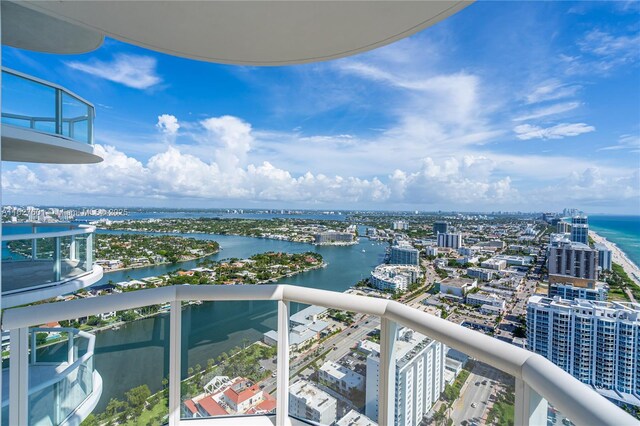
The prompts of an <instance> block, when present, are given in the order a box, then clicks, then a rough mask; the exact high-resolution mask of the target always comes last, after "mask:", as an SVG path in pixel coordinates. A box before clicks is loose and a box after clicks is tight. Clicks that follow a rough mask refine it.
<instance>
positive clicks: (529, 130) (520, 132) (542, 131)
mask: <svg viewBox="0 0 640 426" xmlns="http://www.w3.org/2000/svg"><path fill="white" fill-rule="evenodd" d="M595 130H596V128H595V127H593V126H589V125H587V124H585V123H561V124H557V125H555V126H552V127H546V128H543V127H540V126H534V125H531V124H521V125H519V126H516V127H515V128H514V129H513V131H514V132H515V133H516V137H517V138H518V139H521V140H529V139H563V138H565V137H569V136H578V135H581V134H583V133H589V132H593V131H595Z"/></svg>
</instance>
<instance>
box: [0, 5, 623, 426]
mask: <svg viewBox="0 0 640 426" xmlns="http://www.w3.org/2000/svg"><path fill="white" fill-rule="evenodd" d="M469 4H470V2H461V1H441V2H402V1H398V2H370V3H363V2H296V3H290V2H287V3H284V2H278V3H268V2H175V3H172V2H72V1H57V2H36V1H23V2H19V3H18V2H13V1H3V2H2V6H1V7H2V9H1V15H2V16H1V17H2V43H3V44H4V45H8V46H12V47H16V48H20V49H28V50H33V51H37V52H45V53H53V54H82V53H85V52H89V51H91V50H93V49H96V48H97V47H99V46H100V45H101V44H102V43H103V40H104V37H105V36H106V37H110V38H113V39H117V40H120V41H123V42H126V43H130V44H132V45H135V46H140V47H143V48H147V49H151V50H154V51H158V52H163V53H165V54H168V55H175V56H179V57H183V58H188V59H192V60H198V61H210V62H217V63H225V64H243V65H251V66H275V65H277V66H288V65H294V64H301V63H310V62H316V61H324V60H330V59H335V58H341V57H346V56H350V55H354V54H357V53H360V52H364V51H368V50H371V49H374V48H376V47H379V46H383V45H386V44H389V43H392V42H394V41H396V40H400V39H402V38H404V37H407V36H409V35H412V34H414V33H416V32H418V31H421V30H424V29H426V28H428V27H429V26H431V25H434V24H436V23H437V22H439V21H441V20H444V19H447V18H448V17H449V16H451V15H453V14H455V13H457V12H458V11H460V10H462V9H463V8H465V7H467V6H469ZM85 89H86V91H90V89H89V88H85ZM12 91H14V92H13V97H12ZM15 93H19V94H20V97H15ZM13 102H16V103H13ZM93 111H94V110H93V107H92V105H91V104H90V102H89V101H85V100H84V99H82V98H81V97H80V96H78V95H75V94H74V93H73V92H71V91H70V90H67V89H66V88H63V87H59V86H57V85H56V84H55V82H45V81H42V80H40V79H37V78H34V77H30V76H27V75H24V74H22V73H20V72H19V71H16V70H3V73H2V148H3V149H2V160H3V161H23V162H37V163H49V164H90V163H95V162H98V161H100V158H99V157H98V156H96V155H95V153H94V152H93V146H92V143H93ZM99 178H100V176H96V179H99ZM3 228H4V229H3V232H2V237H3V238H2V240H3V253H4V248H5V247H7V250H9V251H10V252H11V253H12V256H14V257H13V258H12V259H10V260H5V259H4V255H3V261H2V290H3V291H2V298H1V305H2V309H3V317H2V328H3V330H4V331H5V332H7V333H8V335H9V341H8V342H9V346H8V348H7V350H8V351H9V353H10V363H9V364H10V365H9V368H8V370H7V374H3V376H2V386H1V388H0V389H1V393H2V395H1V396H2V398H1V399H2V403H3V408H2V423H3V424H8V425H12V426H13V425H35V424H48V425H77V424H79V423H80V422H81V421H82V420H83V419H86V418H87V416H88V415H89V414H90V412H91V411H92V410H93V408H94V407H95V406H96V404H97V399H99V398H100V393H101V389H102V386H103V385H104V387H107V386H110V387H115V386H118V380H119V379H118V377H116V375H110V376H108V377H107V376H105V377H101V376H100V374H99V373H98V370H99V368H100V366H98V367H97V369H94V366H93V350H94V348H95V339H96V336H94V335H91V334H89V333H85V332H82V331H78V330H76V329H72V328H61V327H55V326H53V324H55V323H57V322H60V321H67V320H70V319H74V318H80V317H86V316H89V315H100V314H102V313H108V312H115V311H123V310H128V309H137V308H140V307H144V306H148V305H150V304H155V305H162V306H163V307H166V309H167V310H168V311H169V315H168V316H167V318H166V321H164V322H163V323H162V326H161V327H158V328H157V329H154V330H153V333H154V334H153V338H152V339H149V340H150V342H151V344H149V341H143V340H141V341H137V342H135V343H136V345H137V346H136V350H137V351H138V356H137V357H131V358H129V359H122V357H119V348H118V347H109V348H108V349H109V351H110V352H109V358H110V359H109V362H111V363H112V364H113V365H112V367H113V368H114V369H115V370H117V371H118V372H119V376H126V375H134V374H136V371H135V367H133V365H135V363H136V362H139V361H140V360H142V361H143V362H144V361H145V360H147V359H148V357H150V356H151V353H152V352H160V353H162V354H164V353H166V354H167V362H166V365H165V369H164V370H163V368H159V369H158V372H157V377H156V379H157V380H156V382H157V384H158V386H159V384H160V382H162V381H163V379H165V378H166V381H167V384H166V401H167V409H168V413H169V414H168V417H162V416H160V418H159V420H158V424H163V423H168V424H169V425H172V426H173V425H179V424H185V425H191V424H192V425H229V424H233V425H256V426H260V425H273V424H274V423H275V424H276V425H278V426H285V425H305V424H313V423H310V421H309V419H308V418H304V417H305V415H306V413H307V408H306V407H307V405H306V403H305V408H304V410H303V409H302V404H301V405H300V406H295V407H294V409H293V410H292V409H290V404H291V405H293V404H292V402H291V399H290V395H292V394H293V395H297V393H296V392H297V388H296V386H301V385H296V383H300V382H296V383H290V380H289V378H290V373H291V368H292V366H290V365H289V359H290V357H289V355H290V334H289V330H290V326H289V323H290V314H291V304H292V303H303V304H310V305H314V306H321V307H326V308H330V309H338V310H347V311H351V312H354V313H356V314H357V315H363V314H366V315H369V316H372V317H375V318H376V319H377V320H379V321H380V347H379V351H378V353H377V356H376V364H377V374H375V376H372V379H370V380H369V381H368V383H367V384H366V386H367V389H369V388H370V386H371V389H375V390H372V392H373V393H372V394H371V395H369V396H370V398H371V400H373V399H375V401H376V409H375V410H374V413H375V414H372V416H371V417H372V418H373V419H374V420H376V421H377V422H378V424H380V425H385V426H386V425H395V424H417V423H418V422H420V421H421V420H422V416H423V415H426V413H425V411H426V410H428V409H429V408H430V407H431V406H432V405H433V402H434V401H436V400H437V399H438V395H437V393H438V392H439V391H441V390H442V388H443V386H444V382H443V380H442V377H440V376H438V374H439V373H440V372H441V371H442V368H440V367H438V365H440V364H441V363H443V361H442V360H443V359H444V349H443V348H444V346H445V345H446V346H447V347H451V348H454V349H456V350H458V351H461V352H464V353H466V354H469V355H470V356H472V357H473V358H475V359H476V360H478V361H480V362H483V363H486V364H487V365H489V366H491V367H493V368H495V369H498V370H501V371H503V372H504V373H506V374H508V375H511V376H512V377H513V378H514V380H515V414H514V416H515V423H516V424H518V425H534V424H535V425H537V424H545V423H546V421H547V412H548V405H549V404H553V406H554V407H555V408H556V409H559V410H560V411H561V412H562V413H563V414H564V415H566V416H567V417H570V418H571V420H572V421H573V422H574V423H576V424H594V423H595V424H611V425H623V424H633V423H635V420H634V419H633V418H631V417H630V416H629V415H628V414H627V413H625V412H624V411H622V410H620V409H619V408H618V407H616V406H615V405H613V404H612V403H610V402H609V401H608V400H607V399H605V398H603V397H602V396H600V395H599V394H598V393H597V392H595V391H594V390H593V389H592V388H591V387H589V386H587V385H585V384H584V383H581V382H580V381H579V380H577V379H575V378H573V377H572V376H571V375H570V374H568V373H566V372H565V371H563V370H562V369H561V368H559V367H557V366H556V365H554V364H553V363H552V362H551V361H549V360H547V359H545V358H544V357H543V356H541V355H537V354H534V353H531V352H529V351H527V350H524V349H522V348H518V347H516V346H513V345H510V344H508V343H506V342H503V341H500V340H497V339H493V338H492V337H490V336H486V335H483V334H480V333H478V332H475V331H473V330H470V329H467V328H464V327H462V326H460V325H458V324H456V323H452V322H448V321H446V320H444V319H440V318H438V317H435V316H432V315H429V314H427V313H425V312H422V311H420V310H417V309H414V308H411V307H409V306H406V305H403V304H400V303H399V302H396V301H392V300H385V299H377V298H367V297H363V296H355V295H348V294H343V293H336V292H331V291H326V290H319V289H310V288H304V287H298V286H289V285H264V286H188V285H180V286H171V287H163V288H154V289H148V290H140V291H136V292H130V293H125V294H116V295H108V296H98V297H90V298H89V297H88V298H84V299H79V300H73V301H68V302H58V303H48V304H40V305H32V306H20V307H18V306H17V305H22V304H25V303H31V302H35V301H38V300H41V299H49V298H52V297H56V296H60V295H63V294H67V293H71V292H74V291H77V290H79V289H81V288H84V287H87V286H89V285H91V284H93V283H95V282H97V281H98V280H99V279H100V276H101V274H102V271H101V268H100V267H99V266H97V265H95V262H94V261H93V254H92V253H93V248H92V247H93V237H92V234H93V231H94V230H93V228H91V227H84V228H83V227H71V226H65V227H57V229H54V230H50V229H44V228H45V227H42V226H38V225H31V226H30V228H29V227H27V229H16V230H15V232H13V231H11V227H9V226H7V227H6V228H5V227H3ZM54 228H55V227H54ZM441 235H442V234H441ZM446 235H449V234H446ZM445 238H447V237H445ZM450 239H451V241H446V242H445V243H444V244H441V246H445V247H453V248H457V246H460V245H461V241H460V240H461V238H460V236H459V235H458V236H457V238H456V237H455V234H453V237H452V238H450ZM5 272H6V273H7V274H8V275H6V276H5ZM5 289H6V290H7V294H6V295H5V292H4V290H5ZM188 301H197V302H212V301H215V302H223V301H224V303H227V302H228V303H237V302H247V303H248V304H251V303H253V302H256V303H257V302H268V303H272V304H273V305H275V306H277V331H279V332H278V333H277V335H276V337H277V340H276V342H275V344H276V347H277V357H276V360H277V362H276V368H275V372H274V377H273V379H274V380H273V383H272V384H271V385H273V387H272V390H273V394H274V395H275V400H276V402H275V404H273V403H271V402H270V403H269V404H268V405H269V406H268V407H264V406H263V407H259V408H260V409H259V410H257V412H256V413H255V414H253V415H248V416H244V415H240V416H237V417H233V418H225V417H216V416H210V414H211V413H212V412H211V411H208V410H206V409H204V408H202V409H199V408H198V407H196V405H195V403H193V404H186V403H185V402H183V401H186V400H191V401H194V400H197V401H208V400H206V399H202V398H201V399H197V397H198V396H200V395H189V397H187V396H186V395H183V394H182V386H181V385H182V384H183V379H184V378H185V376H186V375H195V374H198V373H189V372H188V369H187V367H186V361H187V357H188V353H187V352H188V351H184V350H183V346H182V345H183V343H184V342H185V341H187V340H188V339H189V338H190V337H191V336H190V333H187V332H185V331H183V330H185V329H187V330H188V329H189V327H185V329H183V327H182V326H183V324H185V325H187V323H188V321H189V317H186V316H185V318H183V315H182V304H183V302H188ZM232 314H233V315H238V314H237V312H232ZM240 314H246V312H240ZM233 315H229V322H228V323H227V326H228V327H230V328H231V327H233V325H234V321H235V320H237V316H233ZM183 321H184V323H183ZM194 322H195V321H194ZM42 324H52V327H51V328H45V329H43V328H39V327H40V326H41V325H42ZM189 325H192V324H189ZM196 325H197V324H196ZM401 327H404V330H403V331H402V332H399V329H400V328H401ZM354 330H355V328H354ZM407 330H409V331H407ZM196 331H197V330H196ZM54 332H56V333H59V334H67V335H68V342H69V344H68V348H67V349H68V350H66V351H65V353H66V355H67V356H66V357H65V358H64V359H63V360H62V361H60V360H58V361H56V362H51V361H50V360H47V361H42V360H40V359H39V354H38V351H37V350H36V346H35V339H36V338H37V337H38V336H37V335H38V333H54ZM409 333H412V334H411V335H410V336H409ZM417 336H422V337H420V339H421V340H420V342H419V343H418V344H417V345H414V346H412V347H411V348H410V350H409V351H408V352H407V351H405V349H404V346H403V344H402V343H401V342H407V341H408V340H407V339H409V340H412V339H416V338H417ZM30 348H31V349H30ZM330 350H331V349H330ZM414 351H417V352H414ZM427 352H428V353H429V354H428V355H425V356H426V357H427V362H426V363H425V362H422V363H421V362H419V361H418V362H417V364H416V363H414V361H413V360H415V359H424V357H422V355H423V354H426V353H427ZM417 353H419V354H420V356H419V357H416V354H417ZM429 357H431V358H429ZM429 359H430V360H431V361H429ZM425 365H426V367H425ZM430 365H431V366H433V368H432V369H431V370H429V366H430ZM372 371H373V369H372ZM398 372H399V373H400V374H401V377H398V376H397V375H396V373H398ZM165 373H166V374H165ZM422 373H425V376H420V377H428V380H430V382H427V379H426V378H425V381H423V382H422V383H423V384H422V386H418V385H416V386H417V387H413V386H412V384H411V381H412V380H414V379H413V378H414V377H418V375H421V374H422ZM427 373H428V376H427V375H426V374H427ZM367 376H369V375H368V374H367ZM238 377H240V376H238ZM373 377H375V379H373ZM240 380H244V378H243V377H240ZM413 383H420V382H419V381H413ZM238 386H239V387H237V388H232V389H230V390H229V389H226V390H225V392H226V391H227V390H228V391H229V394H227V396H229V395H231V397H230V399H228V400H227V399H226V397H225V398H222V396H221V397H220V399H219V400H217V401H216V404H218V405H220V406H221V407H222V410H223V411H225V412H227V413H229V412H230V411H233V410H227V409H226V408H225V407H224V406H223V405H227V406H228V405H230V404H231V405H233V404H236V405H237V404H243V403H244V402H245V401H247V400H244V399H242V398H244V396H245V395H249V394H248V393H243V392H246V391H249V393H250V394H251V395H252V396H250V397H249V399H248V400H249V401H252V402H256V401H257V400H253V399H252V398H253V397H254V396H255V395H262V396H260V398H264V400H262V401H261V402H260V403H263V402H264V401H266V400H268V399H269V398H268V397H266V395H265V394H264V393H262V394H261V391H260V389H259V388H255V387H254V384H249V383H245V382H244V381H243V383H242V385H238ZM290 391H291V392H290ZM196 392H200V393H203V392H202V390H201V389H198V390H196ZM240 395H242V397H241V396H240ZM407 395H411V398H408V397H407ZM161 396H162V397H164V396H165V392H163V393H162V395H161ZM369 396H368V397H367V399H368V400H369ZM269 401H270V399H269ZM326 401H327V403H330V402H331V400H330V399H329V398H326ZM143 402H145V401H143ZM203 403H204V404H205V405H206V402H203ZM314 404H315V402H314V403H313V404H311V407H312V408H313V410H314V409H315V407H316V406H315V405H314ZM325 404H326V403H325ZM211 405H213V404H211ZM323 406H324V404H320V402H318V404H317V407H318V408H321V407H323ZM194 408H195V410H194ZM298 408H300V410H298ZM294 410H295V411H294ZM313 410H309V411H313ZM329 411H331V412H332V409H331V410H329ZM187 412H188V413H187ZM234 412H235V413H237V412H238V411H234ZM274 412H275V413H274ZM350 412H351V411H349V413H350ZM213 413H214V414H216V413H221V411H216V410H213ZM131 415H132V416H133V417H135V416H136V413H135V412H133V414H131ZM314 415H315V414H314ZM347 415H349V414H348V413H347ZM194 416H195V417H194ZM356 417H357V416H356ZM327 418H328V419H330V420H331V421H335V420H334V417H333V416H331V415H329V416H328V417H327ZM318 419H320V420H322V419H323V418H322V417H318ZM131 420H135V421H137V420H138V419H136V418H132V419H131ZM145 420H149V419H145ZM149 421H151V420H149Z"/></svg>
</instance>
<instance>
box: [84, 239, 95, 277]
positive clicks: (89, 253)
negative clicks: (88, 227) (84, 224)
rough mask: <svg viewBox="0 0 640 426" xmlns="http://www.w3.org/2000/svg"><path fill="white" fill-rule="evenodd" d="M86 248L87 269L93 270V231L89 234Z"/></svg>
mask: <svg viewBox="0 0 640 426" xmlns="http://www.w3.org/2000/svg"><path fill="white" fill-rule="evenodd" d="M85 249H86V250H87V271H91V269H92V268H93V233H89V234H87V243H86V247H85Z"/></svg>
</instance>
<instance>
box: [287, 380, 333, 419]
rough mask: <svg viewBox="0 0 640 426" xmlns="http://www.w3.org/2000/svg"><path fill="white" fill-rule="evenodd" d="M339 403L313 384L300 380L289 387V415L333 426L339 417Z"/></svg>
mask: <svg viewBox="0 0 640 426" xmlns="http://www.w3.org/2000/svg"><path fill="white" fill-rule="evenodd" d="M336 407H337V401H336V399H335V398H334V397H332V396H331V395H329V394H328V393H326V392H325V391H323V390H321V389H319V388H318V387H317V386H316V385H314V384H313V383H310V382H307V381H306V380H299V381H297V382H295V383H294V384H292V385H291V386H289V414H290V415H292V416H294V417H298V418H301V419H306V420H311V421H314V422H318V423H320V424H323V425H332V424H333V423H334V422H335V421H336V417H337V408H336Z"/></svg>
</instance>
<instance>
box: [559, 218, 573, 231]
mask: <svg viewBox="0 0 640 426" xmlns="http://www.w3.org/2000/svg"><path fill="white" fill-rule="evenodd" d="M556 232H557V233H558V234H567V233H569V232H571V224H570V223H569V222H566V221H564V220H560V221H558V223H556Z"/></svg>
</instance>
